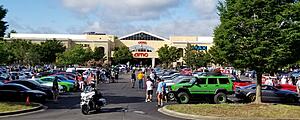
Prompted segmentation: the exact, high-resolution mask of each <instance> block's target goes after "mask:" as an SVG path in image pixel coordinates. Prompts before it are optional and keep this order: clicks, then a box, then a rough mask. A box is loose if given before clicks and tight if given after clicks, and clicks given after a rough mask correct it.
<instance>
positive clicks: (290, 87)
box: [275, 84, 297, 92]
mask: <svg viewBox="0 0 300 120" xmlns="http://www.w3.org/2000/svg"><path fill="white" fill-rule="evenodd" d="M275 87H276V88H278V89H281V90H290V91H294V92H297V87H296V86H295V85H291V84H278V85H276V86H275Z"/></svg>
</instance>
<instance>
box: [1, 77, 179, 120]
mask: <svg viewBox="0 0 300 120" xmlns="http://www.w3.org/2000/svg"><path fill="white" fill-rule="evenodd" d="M98 87H99V88H100V90H101V92H102V93H103V94H104V96H105V98H106V99H107V101H108V105H107V106H105V107H104V108H103V109H102V111H101V112H100V113H92V114H91V115H83V114H81V111H80V105H79V103H80V92H70V93H65V94H63V95H60V97H59V101H58V103H54V102H52V101H47V102H46V103H45V106H47V107H48V109H46V110H45V111H43V112H39V113H34V114H30V115H24V116H18V117H12V118H4V119H5V120H40V119H47V120H54V119H56V120H57V119H64V120H82V119H99V120H107V119H111V120H126V119H127V120H141V119H147V120H158V119H160V120H177V119H178V118H173V117H169V116H166V115H163V114H161V113H159V112H158V111H157V109H158V108H157V107H156V102H152V103H146V102H145V91H144V90H138V89H137V88H131V87H130V84H129V75H121V77H120V79H119V81H118V83H109V84H105V83H101V84H100V85H99V86H98Z"/></svg>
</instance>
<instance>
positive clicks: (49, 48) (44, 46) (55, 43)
mask: <svg viewBox="0 0 300 120" xmlns="http://www.w3.org/2000/svg"><path fill="white" fill-rule="evenodd" d="M65 50H66V48H65V47H64V46H63V44H62V43H61V41H59V40H55V39H53V40H47V41H46V42H42V43H41V46H40V49H39V52H38V53H39V54H40V56H41V62H43V63H54V62H55V60H56V57H57V56H56V55H57V54H58V53H62V52H64V51H65Z"/></svg>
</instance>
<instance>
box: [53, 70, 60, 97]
mask: <svg viewBox="0 0 300 120" xmlns="http://www.w3.org/2000/svg"><path fill="white" fill-rule="evenodd" d="M52 92H53V100H54V102H57V98H58V94H59V89H58V78H57V77H56V76H55V78H54V80H53V85H52Z"/></svg>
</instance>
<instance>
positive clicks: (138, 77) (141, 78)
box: [137, 71, 144, 89]
mask: <svg viewBox="0 0 300 120" xmlns="http://www.w3.org/2000/svg"><path fill="white" fill-rule="evenodd" d="M137 79H138V81H139V89H143V87H144V86H143V84H144V81H143V79H144V74H143V72H142V71H140V72H139V74H138V75H137Z"/></svg>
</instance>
